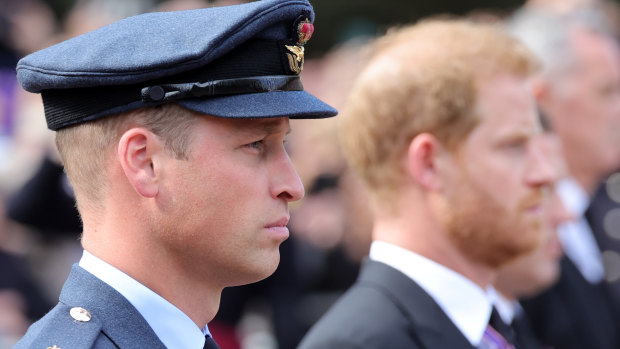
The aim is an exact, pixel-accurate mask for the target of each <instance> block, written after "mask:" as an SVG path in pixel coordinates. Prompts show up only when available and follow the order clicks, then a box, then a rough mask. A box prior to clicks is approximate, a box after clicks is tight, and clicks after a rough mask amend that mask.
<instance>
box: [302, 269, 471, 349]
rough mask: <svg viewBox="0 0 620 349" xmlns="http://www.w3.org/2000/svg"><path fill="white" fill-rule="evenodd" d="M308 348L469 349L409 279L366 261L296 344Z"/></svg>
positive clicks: (437, 309)
mask: <svg viewBox="0 0 620 349" xmlns="http://www.w3.org/2000/svg"><path fill="white" fill-rule="evenodd" d="M299 348H300V349H313V348H317V349H318V348H321V349H327V348H334V349H335V348H338V349H346V348H390V349H395V348H396V349H397V348H409V349H417V348H420V349H422V348H426V349H433V348H436V349H468V348H473V347H472V345H471V344H470V343H469V341H468V340H467V339H466V338H465V336H464V335H463V334H462V333H461V332H460V331H459V330H458V328H457V327H456V326H455V325H454V324H453V323H452V321H451V320H450V319H449V318H448V317H447V316H446V314H445V313H444V312H443V311H442V310H441V308H440V307H439V306H438V305H437V304H436V303H435V301H434V300H433V299H432V298H431V297H430V296H429V295H428V294H427V293H426V292H424V290H422V288H420V286H418V285H417V284H416V283H415V282H414V281H412V280H411V279H410V278H409V277H407V276H406V275H404V274H402V273H401V272H399V271H397V270H395V269H394V268H392V267H389V266H387V265H385V264H383V263H379V262H374V261H367V262H365V263H364V265H363V267H362V270H361V271H360V276H359V278H358V280H357V281H356V283H355V284H354V285H353V287H352V288H351V289H349V290H348V291H347V292H346V293H345V294H344V295H343V297H342V298H341V299H340V300H338V302H337V303H336V304H335V305H334V306H333V307H332V308H331V309H330V310H329V311H328V312H327V314H326V315H325V316H324V317H323V318H321V320H319V321H318V322H317V323H316V324H315V326H313V327H312V329H311V330H310V331H309V332H308V334H307V335H306V337H305V338H304V339H303V340H302V342H301V344H300V346H299Z"/></svg>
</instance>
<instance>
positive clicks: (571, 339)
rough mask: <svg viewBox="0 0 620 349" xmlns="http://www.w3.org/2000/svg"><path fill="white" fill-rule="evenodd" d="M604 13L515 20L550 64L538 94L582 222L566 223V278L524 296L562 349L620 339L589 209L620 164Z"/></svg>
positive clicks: (618, 88) (611, 44) (567, 195)
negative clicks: (559, 148) (563, 159)
mask: <svg viewBox="0 0 620 349" xmlns="http://www.w3.org/2000/svg"><path fill="white" fill-rule="evenodd" d="M604 19H605V18H604V17H603V16H602V14H600V13H597V12H592V11H586V10H580V11H578V12H570V13H566V14H563V15H559V14H557V13H554V12H545V11H543V10H541V9H540V8H538V7H533V8H528V7H526V8H524V9H523V10H521V11H519V12H518V13H516V15H515V16H514V17H513V18H511V20H510V21H509V23H508V24H509V29H510V31H511V32H512V33H513V34H514V35H515V36H517V37H518V38H519V39H521V40H523V41H524V42H525V43H526V45H527V46H528V47H530V48H531V49H532V50H533V51H534V52H536V54H537V55H538V56H539V57H540V58H541V60H542V62H543V70H542V72H541V74H539V76H538V77H537V79H536V82H535V85H534V89H535V96H536V100H537V103H538V105H539V108H540V111H541V112H542V114H543V115H544V116H545V117H546V118H547V119H548V120H549V124H550V127H551V128H552V129H553V131H554V132H555V133H556V134H557V135H558V137H559V138H560V141H561V144H562V147H563V150H564V154H565V157H566V162H567V165H568V170H569V176H568V178H566V179H565V180H563V181H561V182H560V183H559V184H558V193H559V195H560V196H561V198H562V200H563V202H564V204H565V205H566V207H567V208H568V210H569V211H570V213H571V214H572V215H573V216H574V217H575V218H576V220H575V221H573V222H568V223H567V224H563V225H561V226H560V227H559V234H560V235H559V237H560V241H561V243H562V247H563V249H564V251H565V253H566V256H567V258H566V259H565V260H563V261H562V273H561V277H560V279H559V281H558V282H557V284H555V285H554V286H553V287H552V288H551V289H550V290H548V291H547V292H545V293H544V294H542V295H540V296H539V297H536V298H533V299H531V300H527V301H525V302H523V305H524V308H525V310H526V313H527V314H528V316H529V317H530V319H531V323H532V326H533V328H534V329H535V330H536V332H537V333H538V335H539V336H540V337H541V339H542V340H543V341H544V343H545V344H547V345H552V346H554V347H555V348H558V349H563V348H618V346H619V345H620V342H618V333H620V322H618V321H619V320H620V310H619V308H617V307H616V308H615V307H613V303H612V302H611V297H610V293H609V290H608V289H607V288H608V286H609V285H608V284H607V283H606V282H605V280H604V278H605V266H604V265H603V261H602V258H601V252H600V247H601V246H599V244H597V239H596V236H595V234H594V232H593V230H592V224H593V223H595V222H594V221H592V220H591V219H589V217H588V216H589V215H588V214H587V211H588V210H589V209H588V207H589V205H590V198H591V196H592V195H593V194H594V192H595V190H596V189H597V187H599V185H600V183H601V181H602V180H603V179H604V178H605V177H606V176H607V175H608V174H609V173H610V172H612V171H613V170H614V169H616V168H618V167H619V166H620V136H619V135H620V51H619V49H618V44H617V41H616V39H615V38H613V37H612V36H611V35H610V34H608V29H607V28H605V27H604V26H603V25H604V23H605V20H604Z"/></svg>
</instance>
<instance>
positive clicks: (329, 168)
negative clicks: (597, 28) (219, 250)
mask: <svg viewBox="0 0 620 349" xmlns="http://www.w3.org/2000/svg"><path fill="white" fill-rule="evenodd" d="M619 1H620V0H619ZM619 1H615V0H614V1H612V0H610V1H602V0H555V1H554V0H535V1H532V0H530V1H527V2H526V1H519V0H435V1H422V0H418V1H405V0H382V1H376V0H356V1H345V0H314V1H311V3H312V4H313V6H314V9H315V12H316V21H315V32H314V35H313V37H312V39H311V40H310V41H309V43H308V44H307V46H306V63H305V65H304V71H303V72H302V78H303V81H304V85H305V88H306V90H308V91H309V92H311V93H313V94H314V95H316V96H318V97H319V98H321V99H323V100H324V101H326V102H328V103H329V104H331V105H332V106H334V107H336V108H340V107H341V106H342V105H343V103H344V102H345V100H346V96H347V92H348V90H349V88H350V86H351V84H352V83H353V81H354V79H355V77H356V75H357V74H358V72H359V71H360V69H361V68H362V67H363V65H364V62H365V59H366V58H365V57H366V52H365V49H364V45H365V44H366V43H367V42H368V41H369V40H371V39H372V38H373V37H376V36H378V35H380V34H383V33H384V32H385V31H386V30H388V29H389V28H390V27H392V26H397V25H403V24H407V23H412V22H415V21H416V20H418V19H421V18H425V17H428V16H431V15H438V14H452V15H464V16H468V17H471V18H475V19H477V20H482V21H501V20H502V19H504V18H506V17H507V16H509V15H510V14H511V13H513V12H514V11H515V10H517V9H519V8H522V7H523V6H548V7H552V8H553V9H554V11H557V12H558V13H561V12H565V11H573V10H575V9H579V8H581V7H592V6H594V7H596V8H597V9H598V11H600V12H601V13H605V14H606V15H607V16H608V18H609V23H611V24H612V30H613V31H614V33H615V34H618V32H619V31H618V28H617V27H616V26H618V25H620V19H619V18H620V17H619V16H618V14H619V12H618V5H619V4H620V2H619ZM240 2H242V1H231V0H229V1H226V0H221V1H201V0H170V1H157V0H0V213H2V215H0V349H3V348H10V347H11V346H12V344H14V343H15V341H16V340H17V339H19V338H20V337H21V336H22V335H23V333H24V332H25V330H26V328H27V327H28V325H29V324H30V323H31V322H32V321H34V320H36V319H38V318H39V317H41V316H42V315H43V314H45V312H47V311H48V310H49V309H50V307H51V306H53V305H54V304H55V303H56V302H57V297H58V294H59V292H60V288H61V286H62V284H63V283H64V280H65V278H66V276H67V275H68V273H69V269H70V266H71V264H72V263H75V262H77V260H78V259H79V258H80V256H81V248H80V244H79V235H80V231H81V226H80V221H79V217H78V215H77V211H76V210H75V208H74V206H73V197H72V191H71V187H70V185H69V183H68V182H67V180H66V178H65V176H64V174H63V171H62V166H61V165H60V163H59V160H58V157H57V154H56V152H55V149H54V145H53V133H52V132H51V131H49V130H47V128H46V125H45V120H44V116H43V107H42V103H41V99H40V96H39V95H35V94H29V93H27V92H25V91H23V90H22V89H21V87H19V84H18V83H17V80H16V76H15V65H16V63H17V61H18V60H19V59H20V58H21V57H23V56H25V55H27V54H29V53H31V52H34V51H36V50H39V49H42V48H44V47H47V46H50V45H52V44H54V43H56V42H59V41H62V40H64V39H67V38H69V37H73V36H76V35H79V34H82V33H85V32H87V31H90V30H94V29H96V28H98V27H101V26H103V25H105V24H108V23H110V22H113V21H116V20H119V19H122V18H125V17H128V16H131V15H135V14H139V13H144V12H150V11H170V10H183V9H192V8H201V7H208V6H222V5H229V4H233V3H240ZM446 44H447V45H449V43H446ZM337 122H338V118H337V117H336V118H333V119H330V120H320V121H318V122H316V121H313V120H299V121H294V122H293V123H292V127H293V133H292V134H291V136H290V140H289V142H288V146H289V152H290V154H291V157H292V159H293V161H294V163H295V165H296V166H297V169H298V172H299V174H300V176H301V178H302V181H303V182H304V185H305V187H306V197H305V198H304V199H303V200H302V201H301V202H299V203H296V204H294V205H293V207H292V208H291V212H292V218H291V223H290V229H291V238H290V239H289V240H288V241H287V242H285V243H284V244H283V245H282V247H281V254H282V259H281V263H280V267H279V268H278V270H277V271H276V273H275V274H274V275H273V276H272V277H270V278H268V279H266V280H264V281H262V282H259V283H257V284H254V285H248V286H243V287H236V288H231V289H227V290H225V292H224V295H223V298H222V305H221V308H220V312H219V313H218V315H217V317H216V319H215V320H214V322H213V323H212V324H210V328H211V330H212V332H213V333H214V336H215V338H216V339H217V341H218V343H219V344H220V346H221V347H222V348H223V349H234V348H252V349H254V348H256V349H262V348H265V349H268V348H269V349H271V348H273V349H275V348H280V349H288V348H295V346H296V345H297V343H298V341H299V340H300V338H301V336H303V334H304V333H305V332H306V331H307V330H308V328H309V327H310V326H311V325H312V324H313V323H314V322H315V321H316V320H317V319H318V317H320V316H321V314H322V313H323V312H324V311H325V310H326V309H327V308H328V307H329V306H330V305H331V304H332V303H333V301H334V300H335V299H336V298H337V297H338V296H339V295H340V294H341V293H342V292H343V291H344V290H345V289H346V288H347V287H348V286H350V285H351V284H352V283H353V281H354V280H355V278H356V276H357V270H358V266H359V263H360V262H361V261H362V260H363V258H364V257H365V256H366V254H367V251H368V246H369V244H370V228H371V214H370V211H369V209H368V207H367V206H366V199H365V194H364V191H363V189H362V188H361V186H360V184H359V183H358V181H357V179H356V177H355V176H354V175H353V174H352V173H351V172H350V171H349V169H348V168H347V166H346V164H345V162H344V159H343V157H342V155H341V154H340V151H339V147H338V140H337V137H336V132H335V128H336V125H337ZM611 178H612V180H611V181H610V182H608V185H607V188H608V189H607V190H608V191H609V192H610V193H612V194H613V195H611V196H612V197H615V198H616V199H615V200H616V201H620V195H619V194H618V193H620V176H618V175H617V176H615V177H613V176H612V177H611ZM616 216H618V215H617V214H616ZM616 216H614V217H616ZM618 217H620V216H618ZM617 226H620V224H618V225H617ZM615 239H620V234H617V236H616V237H615ZM613 258H615V257H613ZM613 258H612V259H613ZM615 262H616V263H618V266H619V267H618V270H620V255H618V258H616V260H615ZM616 277H617V278H618V279H620V272H619V273H618V275H616Z"/></svg>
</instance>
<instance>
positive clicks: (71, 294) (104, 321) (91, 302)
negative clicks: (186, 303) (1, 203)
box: [14, 264, 166, 349]
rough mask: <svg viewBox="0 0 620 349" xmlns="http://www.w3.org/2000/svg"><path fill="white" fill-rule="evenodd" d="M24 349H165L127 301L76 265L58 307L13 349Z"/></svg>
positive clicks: (34, 325)
mask: <svg viewBox="0 0 620 349" xmlns="http://www.w3.org/2000/svg"><path fill="white" fill-rule="evenodd" d="M76 307H77V308H82V309H84V310H85V311H86V312H84V311H82V310H80V309H75V310H73V311H72V309H73V308H76ZM76 318H77V319H76ZM22 348H37V349H41V348H43V349H45V348H54V349H87V348H97V349H104V348H106V349H108V348H110V349H112V348H122V349H130V348H134V349H144V348H149V349H166V347H165V346H164V344H163V343H162V342H161V341H160V340H159V338H158V337H157V335H156V334H155V332H153V330H152V329H151V328H150V327H149V325H148V323H147V322H146V320H144V318H143V317H142V316H141V315H140V313H138V311H137V310H136V308H134V307H133V305H131V303H129V301H127V299H125V298H124V297H123V296H122V295H121V294H120V293H118V292H117V291H116V290H114V289H113V288H112V287H110V286H109V285H107V284H106V283H104V282H103V281H101V280H99V279H98V278H96V277H95V276H93V275H92V274H90V273H89V272H87V271H86V270H84V269H82V268H81V267H79V266H78V265H77V264H76V265H74V266H73V268H72V269H71V273H70V275H69V278H68V279H67V281H66V282H65V285H64V286H63V289H62V292H61V294H60V301H59V303H58V304H57V305H56V306H55V307H54V308H53V309H52V310H51V311H50V312H49V313H48V314H47V315H45V316H44V317H43V318H41V319H40V320H39V321H37V322H35V323H34V324H33V325H32V326H31V327H30V328H29V329H28V332H26V335H25V336H24V337H23V338H22V339H21V340H20V341H19V342H18V343H17V344H16V345H15V346H14V349H22Z"/></svg>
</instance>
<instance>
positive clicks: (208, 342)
mask: <svg viewBox="0 0 620 349" xmlns="http://www.w3.org/2000/svg"><path fill="white" fill-rule="evenodd" d="M202 348H203V349H220V347H219V346H218V345H217V343H215V341H214V340H213V338H211V336H205V346H204V347H202Z"/></svg>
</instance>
